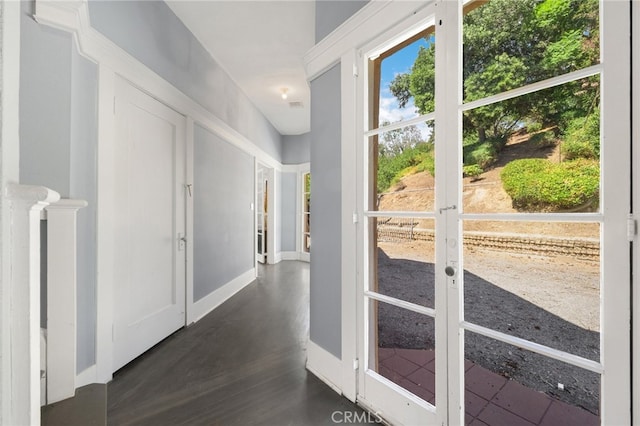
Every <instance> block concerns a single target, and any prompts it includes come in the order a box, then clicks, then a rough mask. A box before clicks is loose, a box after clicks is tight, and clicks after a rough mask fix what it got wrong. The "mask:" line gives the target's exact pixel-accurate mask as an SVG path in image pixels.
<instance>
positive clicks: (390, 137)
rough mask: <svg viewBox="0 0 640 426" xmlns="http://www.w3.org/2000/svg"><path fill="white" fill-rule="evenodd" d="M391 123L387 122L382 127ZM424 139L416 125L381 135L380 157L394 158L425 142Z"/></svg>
mask: <svg viewBox="0 0 640 426" xmlns="http://www.w3.org/2000/svg"><path fill="white" fill-rule="evenodd" d="M389 124H391V123H389V122H388V121H385V122H383V123H382V126H387V125H389ZM423 140H424V138H423V137H422V133H421V132H420V129H419V128H418V126H416V125H415V124H412V125H409V126H406V127H403V128H401V129H395V130H389V131H386V132H384V133H382V135H381V141H380V144H379V146H378V149H379V153H380V155H385V156H393V155H398V154H401V153H402V152H403V151H405V150H406V149H407V148H414V147H415V146H416V145H417V144H418V143H420V142H423Z"/></svg>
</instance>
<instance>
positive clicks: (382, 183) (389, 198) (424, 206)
mask: <svg viewBox="0 0 640 426" xmlns="http://www.w3.org/2000/svg"><path fill="white" fill-rule="evenodd" d="M370 147H371V149H370V158H371V161H370V166H371V167H372V169H373V170H374V171H375V173H374V176H375V178H374V179H372V181H371V184H372V185H374V186H375V188H374V189H373V190H372V194H373V195H372V198H373V199H372V200H371V201H372V202H371V204H372V205H371V207H370V209H371V210H379V211H423V212H424V211H433V209H434V207H433V203H434V188H435V149H434V143H433V121H430V122H428V123H422V124H416V125H410V126H407V127H403V128H401V129H397V130H391V131H387V132H382V133H381V134H380V135H376V136H372V137H371V138H370Z"/></svg>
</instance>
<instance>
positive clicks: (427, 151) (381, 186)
mask: <svg viewBox="0 0 640 426" xmlns="http://www.w3.org/2000/svg"><path fill="white" fill-rule="evenodd" d="M433 162H434V161H433V144H430V143H419V144H417V145H416V146H415V147H413V148H407V149H405V150H404V151H402V152H401V153H400V154H397V155H380V156H379V157H378V178H377V185H378V192H379V193H380V192H384V191H386V190H387V189H389V187H391V186H392V185H394V184H396V183H397V182H398V181H399V180H400V179H401V178H402V177H403V176H406V175H407V174H411V173H416V171H422V170H427V171H429V172H430V173H431V174H433V168H434V167H433ZM414 168H415V169H414Z"/></svg>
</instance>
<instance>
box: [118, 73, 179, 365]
mask: <svg viewBox="0 0 640 426" xmlns="http://www.w3.org/2000/svg"><path fill="white" fill-rule="evenodd" d="M114 106H115V121H116V135H117V137H116V139H115V142H114V143H115V153H116V164H115V170H114V171H113V172H114V173H115V174H116V179H115V182H116V193H115V194H116V201H115V202H116V208H115V209H114V212H116V217H114V218H113V220H114V223H115V227H116V231H115V232H116V235H115V237H114V238H115V241H116V247H117V251H116V253H115V256H114V265H113V269H114V277H115V282H114V325H113V345H114V346H113V352H114V354H113V371H115V370H117V369H119V368H120V367H122V366H124V365H125V364H127V363H128V362H130V361H131V360H133V359H134V358H136V357H137V356H139V355H140V354H142V353H143V352H145V351H146V350H148V349H149V348H151V347H152V346H154V345H155V344H156V343H158V342H160V341H161V340H162V339H164V338H165V337H167V336H169V335H170V334H171V333H173V332H174V331H176V330H178V329H179V328H181V327H183V326H184V325H185V293H186V287H185V267H186V265H185V262H186V243H185V242H186V240H185V229H186V228H185V164H186V163H185V146H186V145H185V126H186V123H185V121H186V120H185V117H184V116H182V115H180V114H179V113H177V112H176V111H174V110H172V109H171V108H169V107H168V106H166V105H164V104H162V103H161V102H159V101H158V100H156V99H154V98H152V97H151V96H149V95H148V94H146V93H144V92H142V91H140V90H139V89H137V88H135V87H133V86H132V85H131V84H130V83H128V82H127V81H125V80H124V79H122V78H118V79H117V80H116V98H115V105H114Z"/></svg>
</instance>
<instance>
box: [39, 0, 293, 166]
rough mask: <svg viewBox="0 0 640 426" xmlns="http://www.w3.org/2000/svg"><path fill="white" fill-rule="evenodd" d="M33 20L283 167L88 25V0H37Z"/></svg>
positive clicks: (233, 141)
mask: <svg viewBox="0 0 640 426" xmlns="http://www.w3.org/2000/svg"><path fill="white" fill-rule="evenodd" d="M35 19H36V21H38V23H40V24H44V25H48V26H50V27H53V28H57V29H60V30H63V31H67V32H70V33H72V34H73V36H74V39H75V41H76V44H77V47H78V51H79V52H80V54H81V55H83V56H85V57H87V58H88V59H90V60H92V61H95V62H97V63H99V64H100V65H105V66H108V67H109V68H110V69H111V70H113V71H114V72H116V73H117V74H119V75H121V76H122V77H123V78H124V79H126V80H128V81H130V82H131V83H132V84H133V85H134V86H137V87H138V88H139V89H141V90H142V91H144V92H147V93H150V94H153V97H155V98H157V99H159V100H160V101H161V102H163V103H165V104H166V105H168V106H170V107H171V108H173V109H175V110H176V111H178V112H179V113H181V114H183V115H185V116H189V117H191V118H192V119H193V120H194V121H195V122H197V123H198V124H200V125H202V126H203V127H205V128H207V129H208V130H210V131H212V132H214V133H215V134H216V135H218V136H220V137H221V138H223V139H224V140H225V141H228V142H229V143H231V144H233V145H235V146H237V147H238V148H240V149H242V150H243V151H245V152H246V153H248V154H250V155H253V156H255V157H256V158H258V159H259V160H260V161H261V162H262V163H264V164H266V165H268V166H269V167H273V168H276V169H279V168H280V167H281V166H282V165H281V164H280V162H279V161H278V160H277V159H275V158H273V157H272V156H271V155H270V154H268V153H267V152H265V151H264V150H262V149H261V148H259V147H257V146H256V145H254V144H253V143H252V142H251V141H250V140H249V139H248V138H246V137H245V136H243V135H242V134H240V133H239V132H237V131H236V130H235V129H233V128H232V127H231V126H229V125H228V124H227V123H225V122H224V121H223V120H221V119H220V118H218V117H216V116H215V115H214V114H212V113H211V112H209V111H208V110H206V109H205V108H204V107H203V106H201V105H200V104H198V103H197V102H196V101H194V100H193V99H191V98H190V97H188V96H187V95H186V94H184V93H183V92H181V91H180V90H179V89H177V88H176V87H175V86H173V85H172V84H171V83H169V82H168V81H166V80H165V79H163V78H162V77H160V76H159V75H158V74H156V73H155V72H154V71H153V70H151V69H150V68H148V67H147V66H146V65H144V64H142V63H141V62H140V61H138V60H137V59H136V58H134V57H133V56H131V55H130V54H129V53H127V52H126V51H125V50H123V49H122V48H120V47H119V46H118V45H116V44H115V43H114V42H112V41H111V40H109V39H108V38H107V37H105V36H104V35H103V34H101V33H100V32H99V31H97V30H95V29H94V28H93V27H91V23H90V20H89V6H88V2H87V0H69V1H57V0H37V1H36V15H35Z"/></svg>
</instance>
